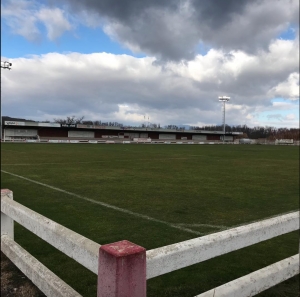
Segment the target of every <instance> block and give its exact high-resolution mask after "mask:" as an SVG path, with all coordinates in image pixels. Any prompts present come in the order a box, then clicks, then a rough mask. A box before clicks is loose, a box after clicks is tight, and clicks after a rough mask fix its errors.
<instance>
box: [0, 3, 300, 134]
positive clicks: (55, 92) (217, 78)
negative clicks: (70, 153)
mask: <svg viewBox="0 0 300 297" xmlns="http://www.w3.org/2000/svg"><path fill="white" fill-rule="evenodd" d="M2 61H9V62H11V63H12V69H11V70H7V69H1V114H2V115H3V116H10V117H21V118H26V119H31V120H37V121H44V120H48V121H53V120H54V119H58V118H66V117H67V116H76V117H82V116H84V119H85V120H93V121H96V120H97V121H102V122H107V121H113V122H119V123H123V124H125V125H126V124H127V125H141V124H143V123H145V122H149V123H155V124H160V125H161V126H164V125H168V124H173V125H192V126H203V125H220V124H221V123H222V103H221V102H219V100H218V97H219V96H229V97H230V101H229V102H228V103H226V124H228V125H245V124H246V125H247V126H250V127H253V126H273V127H288V128H293V127H295V128H298V127H299V1H298V0H274V1H270V0H239V1H237V0H226V1H224V0H201V1H197V0H174V1H169V0H143V1H140V0H122V1H119V0H85V1H80V0H40V1H34V0H2V1H1V62H2Z"/></svg>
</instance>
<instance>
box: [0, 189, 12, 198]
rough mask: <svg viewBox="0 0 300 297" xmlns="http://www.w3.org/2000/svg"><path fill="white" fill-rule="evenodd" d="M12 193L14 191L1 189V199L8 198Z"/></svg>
mask: <svg viewBox="0 0 300 297" xmlns="http://www.w3.org/2000/svg"><path fill="white" fill-rule="evenodd" d="M11 193H12V191H11V190H9V189H1V197H2V196H6V195H8V194H11Z"/></svg>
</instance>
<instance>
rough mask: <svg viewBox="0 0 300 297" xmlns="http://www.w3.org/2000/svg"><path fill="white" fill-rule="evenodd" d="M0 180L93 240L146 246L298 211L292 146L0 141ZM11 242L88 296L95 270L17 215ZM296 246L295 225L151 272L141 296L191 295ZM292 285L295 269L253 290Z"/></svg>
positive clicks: (281, 292)
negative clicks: (283, 278) (277, 281)
mask: <svg viewBox="0 0 300 297" xmlns="http://www.w3.org/2000/svg"><path fill="white" fill-rule="evenodd" d="M24 178H26V179H24ZM36 182H38V183H36ZM54 187H55V188H54ZM1 188H2V189H3V188H8V189H10V190H12V191H13V192H14V200H15V201H17V202H19V203H21V204H23V205H25V206H27V207H29V208H31V209H33V210H34V211H36V212H38V213H40V214H42V215H44V216H46V217H48V218H50V219H52V220H54V221H56V222H58V223H60V224H62V225H63V226H65V227H67V228H70V229H71V230H73V231H75V232H77V233H79V234H81V235H83V236H85V237H87V238H89V239H91V240H94V241H96V242H98V243H99V244H107V243H112V242H116V241H120V240H123V239H126V240H129V241H131V242H134V243H136V244H138V245H141V246H143V247H145V248H146V249H148V250H149V249H153V248H157V247H161V246H164V245H168V244H172V243H176V242H180V241H184V240H188V239H192V238H196V237H200V236H203V235H206V234H209V233H214V232H218V231H221V230H225V229H228V228H232V227H235V226H238V225H242V224H246V223H250V222H253V221H257V220H262V219H265V218H268V217H271V216H276V215H280V214H283V213H287V212H291V211H296V210H298V209H299V147H296V146H265V145H150V144H144V145H142V144H137V145H132V144H131V145H128V144H123V145H99V144H98V145H93V144H31V143H27V144H16V143H2V144H1ZM85 198H87V199H89V201H88V200H85ZM97 201H100V202H104V203H106V204H109V205H112V206H117V207H118V208H120V209H122V210H124V211H118V210H115V209H112V208H109V207H104V206H102V205H100V204H97ZM126 210H129V211H131V212H134V213H135V214H134V215H133V214H129V213H127V212H126ZM145 216H148V217H149V219H146V218H145ZM187 229H188V230H187ZM15 240H16V241H17V242H18V243H19V244H20V245H21V246H23V247H24V248H25V249H26V250H28V251H29V252H30V253H31V254H32V255H33V256H35V257H36V258H37V259H38V260H39V261H41V262H42V263H43V264H45V265H46V266H47V267H48V268H50V269H51V270H52V271H53V272H54V273H55V274H57V275H58V276H59V277H61V278H62V279H63V280H64V281H66V282H67V283H68V284H69V285H71V286H72V287H73V288H74V289H75V290H77V291H78V292H79V293H80V294H82V295H83V296H84V297H92V296H93V297H94V296H96V284H97V277H96V275H95V274H93V273H92V272H90V271H88V270H87V269H85V268H84V267H82V266H81V265H80V264H78V263H76V262H75V261H74V260H72V259H70V258H69V257H67V256H65V255H64V254H62V253H61V252H59V251H57V250H56V249H55V248H53V247H52V246H50V245H49V244H47V243H45V242H44V241H43V240H42V239H40V238H38V237H37V236H35V235H33V234H32V233H30V232H29V231H27V230H26V229H25V228H24V227H22V226H20V225H18V224H17V223H15ZM298 249H299V232H298V231H297V232H292V233H289V234H286V235H282V236H279V237H276V238H273V239H271V240H267V241H265V242H262V243H259V244H256V245H254V246H251V247H247V248H244V249H241V250H238V251H235V252H232V253H229V254H226V255H223V256H220V257H217V258H214V259H212V260H208V261H205V262H203V263H199V264H196V265H193V266H190V267H187V268H184V269H180V270H178V271H175V272H171V273H169V274H166V275H163V276H159V277H156V278H153V279H150V280H149V281H148V283H147V292H148V296H149V297H167V296H172V297H177V296H178V297H179V296H180V297H185V296H186V297H192V296H195V295H198V294H200V293H202V292H205V291H207V290H209V289H212V288H214V287H216V286H219V285H222V284H224V283H226V282H229V281H231V280H233V279H236V278H238V277H241V276H243V275H246V274H248V273H251V272H253V271H255V270H257V269H261V268H263V267H265V266H267V265H270V264H272V263H275V262H277V261H280V260H283V259H284V258H287V257H289V256H292V255H294V254H297V253H298ZM298 288H299V277H298V276H297V277H294V278H292V279H290V280H287V281H285V282H283V283H281V284H279V285H277V286H275V287H273V288H271V289H268V290H266V291H265V292H263V293H260V294H259V295H257V296H264V297H271V296H272V297H273V296H274V297H279V296H280V297H290V296H292V297H293V296H298V294H299V289H298Z"/></svg>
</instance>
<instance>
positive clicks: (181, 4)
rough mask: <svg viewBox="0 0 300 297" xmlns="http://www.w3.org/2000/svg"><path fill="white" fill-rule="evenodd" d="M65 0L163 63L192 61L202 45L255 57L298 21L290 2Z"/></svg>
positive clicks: (294, 5)
mask: <svg viewBox="0 0 300 297" xmlns="http://www.w3.org/2000/svg"><path fill="white" fill-rule="evenodd" d="M64 1H65V2H67V3H69V7H70V8H71V9H72V10H73V11H76V12H80V11H82V10H84V11H90V12H93V13H95V12H96V13H98V14H99V18H102V19H105V20H106V31H107V32H109V34H110V36H112V38H114V39H116V40H117V41H119V42H121V43H122V44H124V45H126V46H127V47H129V48H130V49H132V50H134V51H141V52H145V53H147V54H149V55H153V56H155V57H157V59H159V60H163V61H166V60H173V61H179V60H182V59H186V60H190V59H192V58H193V56H194V55H195V53H196V47H197V45H198V44H199V42H203V43H205V44H208V45H210V46H213V47H219V48H220V47H221V48H224V49H226V50H230V49H242V50H244V51H247V52H251V53H254V52H256V51H257V50H260V49H266V48H267V46H268V44H269V42H270V40H271V39H273V38H275V37H276V36H277V35H278V34H279V33H280V32H281V31H282V30H285V29H286V28H287V27H288V25H289V24H294V25H295V26H296V27H297V26H298V23H299V16H298V14H299V3H298V1H292V0H289V1H286V0H278V1H271V2H270V1H268V0H261V1H259V0H238V1H236V0H227V1H224V0H201V1H197V0H181V1H179V0H177V1H167V0H161V1H159V0H148V1H140V0H124V1H118V0H114V1H112V0H98V1H96V0H86V1H79V0H64Z"/></svg>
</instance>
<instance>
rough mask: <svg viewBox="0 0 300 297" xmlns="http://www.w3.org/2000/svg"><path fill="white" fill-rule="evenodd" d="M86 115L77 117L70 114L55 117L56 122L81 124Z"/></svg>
mask: <svg viewBox="0 0 300 297" xmlns="http://www.w3.org/2000/svg"><path fill="white" fill-rule="evenodd" d="M83 119H84V117H83V116H82V117H80V118H77V117H76V116H70V117H67V118H65V119H53V120H54V122H55V123H59V124H81V123H82V120H83Z"/></svg>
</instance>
